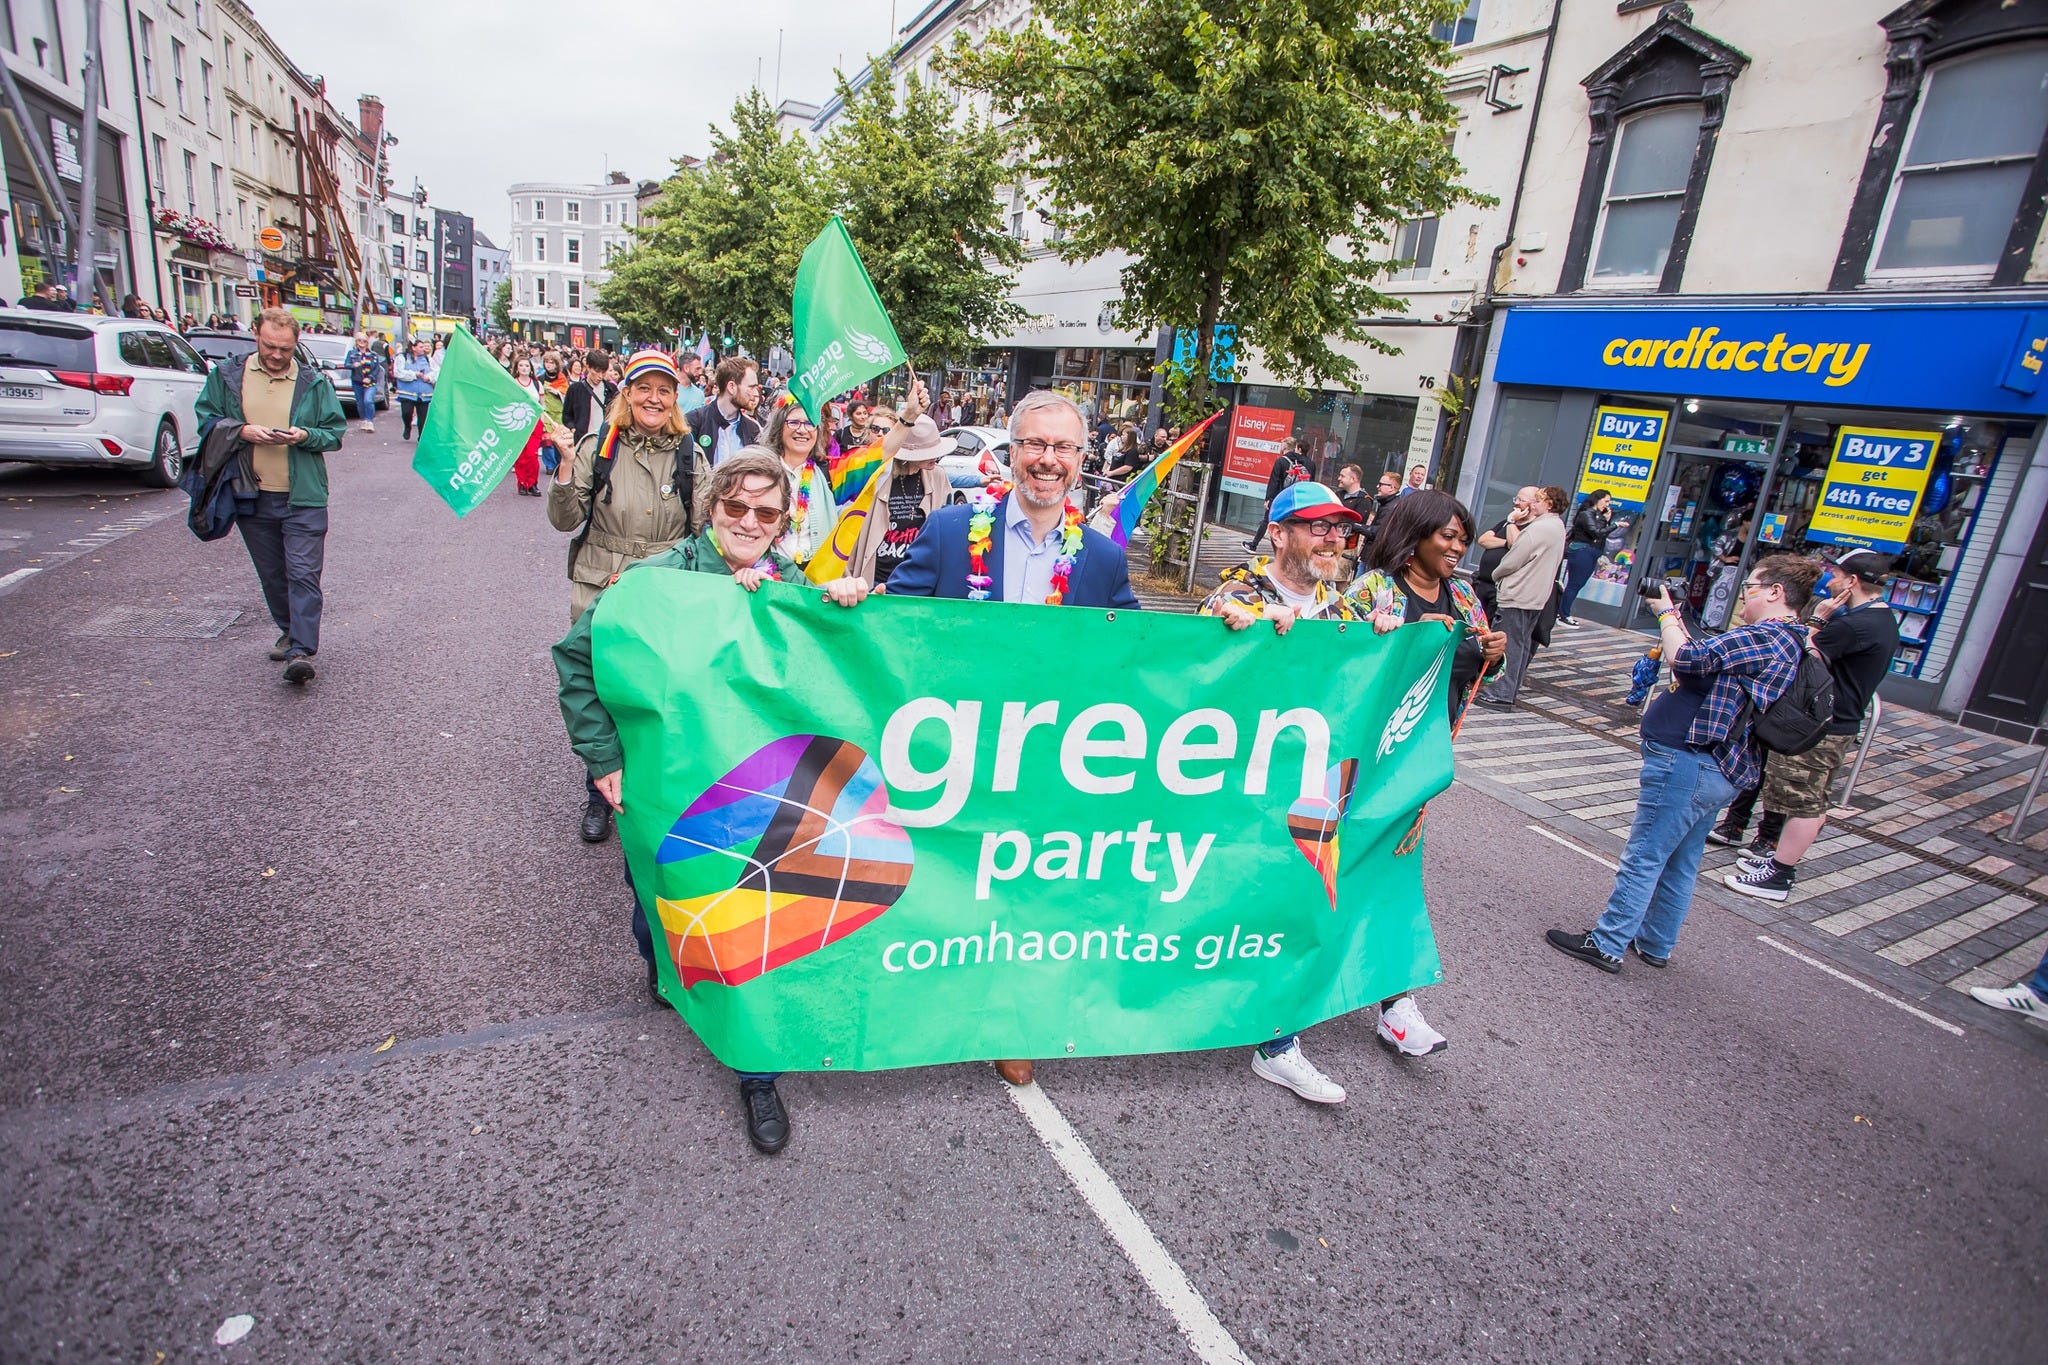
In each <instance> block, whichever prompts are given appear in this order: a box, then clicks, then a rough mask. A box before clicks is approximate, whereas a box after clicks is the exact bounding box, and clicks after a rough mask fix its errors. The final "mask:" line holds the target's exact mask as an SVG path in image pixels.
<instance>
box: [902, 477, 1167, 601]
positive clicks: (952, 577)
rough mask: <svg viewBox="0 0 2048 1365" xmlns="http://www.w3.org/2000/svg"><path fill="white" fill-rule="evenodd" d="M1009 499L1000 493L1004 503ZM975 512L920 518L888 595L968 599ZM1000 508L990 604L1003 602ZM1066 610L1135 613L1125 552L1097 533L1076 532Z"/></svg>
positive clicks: (963, 508) (953, 510)
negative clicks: (969, 545) (971, 523)
mask: <svg viewBox="0 0 2048 1365" xmlns="http://www.w3.org/2000/svg"><path fill="white" fill-rule="evenodd" d="M1010 496H1013V495H1005V497H1004V499H1003V503H1004V505H1007V503H1008V502H1009V498H1010ZM973 516H974V508H973V507H972V506H970V505H968V504H966V503H954V504H953V505H951V506H949V507H942V508H940V509H939V510H938V511H936V512H934V513H932V514H931V515H930V516H929V517H927V518H925V523H924V529H922V530H921V531H919V532H918V533H917V539H916V540H915V541H913V542H912V543H911V546H910V554H909V555H908V556H906V557H905V559H904V561H903V562H902V563H901V564H899V565H897V566H896V571H895V572H894V573H892V574H890V575H889V592H890V594H891V595H892V596H900V597H965V596H967V523H968V521H969V520H971V519H972V518H973ZM1003 516H1004V506H1003V505H999V506H997V508H996V511H995V518H996V524H995V531H996V534H995V535H994V536H993V537H992V539H991V543H990V545H989V555H988V576H989V577H990V578H992V579H993V580H995V581H994V582H993V583H991V584H990V585H989V600H990V601H992V602H1000V601H1002V600H1003V552H1004V550H1005V548H1006V542H1007V541H1008V540H1009V537H1008V536H1007V535H1005V534H1003V526H1004V522H1003ZM1063 605H1065V606H1069V607H1118V608H1121V609H1123V610H1126V611H1136V610H1137V609H1138V595H1137V594H1136V593H1134V592H1132V591H1131V574H1130V570H1129V568H1128V567H1127V566H1126V565H1125V563H1124V552H1123V549H1122V547H1120V546H1119V545H1118V544H1117V543H1116V542H1115V541H1113V540H1111V539H1110V538H1109V537H1108V536H1106V535H1104V534H1102V532H1100V531H1096V530H1091V529H1090V528H1088V527H1086V526H1084V527H1082V528H1081V553H1080V554H1079V555H1077V556H1075V559H1074V571H1073V573H1072V574H1070V575H1069V576H1068V578H1067V595H1066V600H1065V602H1064V603H1063Z"/></svg>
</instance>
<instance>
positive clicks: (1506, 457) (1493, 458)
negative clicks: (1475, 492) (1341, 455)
mask: <svg viewBox="0 0 2048 1365" xmlns="http://www.w3.org/2000/svg"><path fill="white" fill-rule="evenodd" d="M1556 425H1557V399H1556V398H1555V397H1549V398H1536V397H1531V396H1528V395H1526V394H1516V393H1510V394H1506V395H1504V396H1503V397H1502V398H1501V400H1500V409H1499V415H1498V416H1496V417H1495V418H1494V423H1493V443H1492V448H1491V450H1490V452H1489V454H1488V458H1487V462H1486V487H1485V488H1483V489H1481V490H1480V493H1479V506H1478V507H1477V508H1476V509H1474V510H1475V512H1476V515H1477V516H1478V518H1479V524H1480V525H1481V526H1482V527H1484V526H1491V525H1493V524H1494V523H1495V522H1497V521H1499V520H1500V519H1501V518H1502V517H1504V516H1506V515H1507V514H1508V513H1509V512H1510V511H1512V510H1513V508H1514V505H1515V494H1516V493H1518V492H1520V491H1521V490H1522V488H1523V487H1524V486H1526V485H1528V484H1532V483H1533V484H1540V483H1542V482H1543V479H1542V477H1541V476H1542V473H1543V453H1544V451H1545V450H1547V449H1548V448H1549V446H1550V434H1551V430H1552V428H1554V427H1555V426H1556ZM1370 472H1372V471H1370V470H1369V471H1368V473H1370Z"/></svg>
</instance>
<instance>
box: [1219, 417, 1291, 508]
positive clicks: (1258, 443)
mask: <svg viewBox="0 0 2048 1365" xmlns="http://www.w3.org/2000/svg"><path fill="white" fill-rule="evenodd" d="M1293 430H1294V414H1293V413H1291V412H1289V411H1287V410H1286V409H1285V408H1253V407H1246V406H1244V405H1243V404H1239V405H1238V407H1237V408H1236V409H1235V410H1234V411H1232V412H1231V414H1230V445H1229V446H1228V447H1227V448H1226V449H1225V451H1224V453H1223V491H1224V492H1226V493H1241V494H1243V495H1244V496H1245V497H1248V498H1260V499H1263V498H1264V497H1265V496H1266V480H1267V478H1268V477H1269V476H1271V474H1272V473H1273V460H1274V457H1276V456H1277V455H1279V453H1280V447H1281V446H1282V445H1283V444H1285V442H1286V440H1287V437H1288V435H1289V434H1290V433H1291V432H1293Z"/></svg>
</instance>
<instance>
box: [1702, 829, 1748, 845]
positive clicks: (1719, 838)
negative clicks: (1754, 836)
mask: <svg viewBox="0 0 2048 1365" xmlns="http://www.w3.org/2000/svg"><path fill="white" fill-rule="evenodd" d="M1707 842H1708V843H1710V844H1718V845H1719V846H1720V847H1722V848H1733V847H1735V846H1736V845H1737V844H1739V843H1741V842H1742V826H1740V825H1716V826H1714V827H1713V828H1712V829H1710V830H1708V831H1707Z"/></svg>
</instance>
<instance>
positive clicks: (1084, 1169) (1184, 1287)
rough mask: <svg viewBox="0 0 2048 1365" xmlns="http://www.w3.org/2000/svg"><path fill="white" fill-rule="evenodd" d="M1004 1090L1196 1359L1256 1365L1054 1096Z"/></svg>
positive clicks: (1209, 1364)
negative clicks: (1168, 1314) (1219, 1319)
mask: <svg viewBox="0 0 2048 1365" xmlns="http://www.w3.org/2000/svg"><path fill="white" fill-rule="evenodd" d="M1003 1089H1005V1090H1007V1091H1009V1092H1010V1101H1011V1103H1013V1104H1015V1105H1016V1106H1017V1108H1018V1109H1019V1110H1021V1111H1022V1112H1023V1115H1024V1117H1025V1118H1027V1119H1029V1120H1030V1121H1031V1126H1032V1128H1033V1129H1035V1130H1036V1131H1037V1133H1038V1140H1039V1141H1040V1142H1043V1143H1044V1144H1045V1148H1046V1150H1047V1151H1048V1152H1051V1153H1052V1159H1053V1160H1054V1161H1056V1162H1058V1163H1059V1167H1060V1169H1061V1170H1062V1171H1065V1172H1066V1174H1067V1179H1068V1180H1070V1181H1072V1182H1073V1184H1074V1188H1075V1189H1076V1190H1078V1191H1080V1194H1081V1198H1082V1199H1083V1200H1084V1201H1085V1202H1086V1203H1087V1205H1088V1207H1089V1209H1090V1210H1091V1211H1092V1212H1093V1213H1094V1214H1095V1217H1096V1218H1097V1219H1098V1220H1099V1221H1100V1222H1101V1223H1102V1226H1103V1227H1104V1228H1105V1229H1107V1230H1108V1232H1109V1235H1110V1236H1111V1237H1114V1238H1115V1239H1116V1244H1117V1245H1118V1246H1120V1247H1122V1248H1123V1252H1124V1255H1125V1256H1127V1257H1129V1258H1130V1261H1131V1264H1132V1265H1133V1266H1135V1267H1136V1268H1137V1271H1138V1276H1139V1278H1141V1279H1143V1280H1144V1281H1145V1285H1146V1287H1147V1288H1148V1289H1150V1290H1151V1291H1152V1293H1153V1296H1154V1297H1155V1298H1157V1299H1158V1300H1159V1302H1160V1303H1161V1304H1163V1305H1164V1306H1165V1308H1166V1311H1167V1312H1169V1313H1171V1314H1172V1315H1173V1320H1174V1322H1175V1323H1176V1324H1178V1325H1179V1327H1180V1334H1181V1335H1182V1336H1183V1337H1185V1338H1187V1343H1188V1345H1189V1347H1190V1348H1192V1349H1193V1351H1194V1353H1195V1356H1196V1358H1197V1359H1199V1360H1201V1361H1202V1362H1203V1365H1252V1358H1251V1357H1250V1356H1248V1355H1246V1354H1245V1353H1244V1348H1243V1347H1242V1346H1239V1345H1238V1344H1237V1339H1236V1338H1234V1337H1232V1336H1231V1335H1230V1331H1229V1329H1228V1328H1226V1327H1225V1326H1224V1325H1223V1324H1222V1323H1221V1322H1219V1321H1218V1320H1217V1318H1216V1314H1215V1313H1213V1312H1211V1311H1210V1308H1209V1304H1208V1301H1207V1300H1206V1299H1204V1298H1203V1297H1202V1295H1201V1291H1199V1290H1197V1289H1196V1288H1195V1286H1194V1283H1193V1282H1192V1281H1190V1280H1189V1279H1188V1277H1187V1272H1186V1271H1184V1270H1182V1269H1181V1268H1180V1264H1179V1262H1177V1261H1175V1260H1174V1259H1173V1256H1172V1254H1171V1253H1170V1252H1168V1251H1167V1249H1166V1248H1165V1247H1164V1246H1162V1245H1160V1242H1159V1239H1158V1238H1157V1237H1155V1236H1153V1235H1152V1229H1151V1228H1149V1227H1147V1226H1146V1225H1145V1220H1144V1219H1143V1218H1142V1217H1140V1216H1139V1214H1138V1211H1137V1210H1136V1209H1134V1208H1132V1207H1131V1204H1130V1201H1129V1200H1127V1199H1125V1198H1124V1195H1123V1191H1122V1190H1119V1189H1118V1188H1117V1187H1116V1181H1114V1180H1112V1179H1110V1176H1109V1172H1108V1171H1105V1170H1103V1169H1102V1166H1101V1163H1099V1162H1097V1161H1096V1160H1095V1154H1094V1153H1093V1152H1091V1151H1089V1150H1088V1144H1087V1143H1085V1142H1083V1141H1082V1140H1081V1135H1080V1134H1079V1133H1076V1132H1075V1131H1074V1128H1073V1125H1072V1124H1070V1123H1068V1122H1067V1116H1066V1115H1065V1114H1062V1113H1061V1112H1060V1111H1059V1106H1058V1105H1056V1104H1054V1103H1053V1102H1052V1097H1051V1096H1049V1095H1047V1094H1046V1093H1045V1092H1044V1091H1043V1090H1041V1089H1039V1088H1038V1086H1037V1085H1035V1084H1033V1085H1010V1084H1007V1083H1005V1084H1004V1085H1003Z"/></svg>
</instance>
